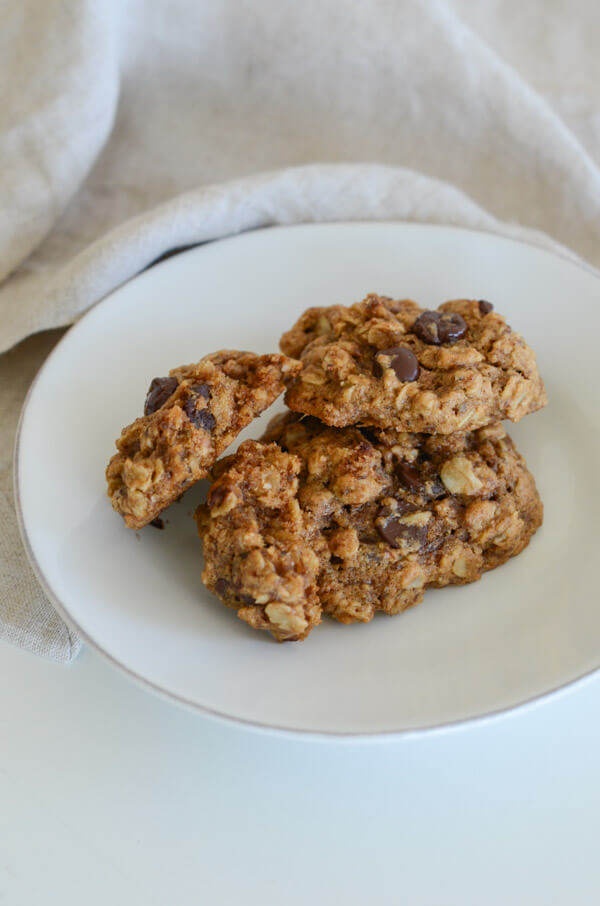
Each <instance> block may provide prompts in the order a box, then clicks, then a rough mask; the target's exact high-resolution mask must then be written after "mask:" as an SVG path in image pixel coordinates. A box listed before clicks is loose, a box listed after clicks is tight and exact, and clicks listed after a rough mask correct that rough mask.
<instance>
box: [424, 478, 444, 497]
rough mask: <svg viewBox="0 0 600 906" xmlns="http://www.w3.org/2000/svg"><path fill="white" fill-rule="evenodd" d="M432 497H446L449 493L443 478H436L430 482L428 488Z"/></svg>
mask: <svg viewBox="0 0 600 906" xmlns="http://www.w3.org/2000/svg"><path fill="white" fill-rule="evenodd" d="M427 490H428V492H429V496H430V497H445V496H446V494H447V493H448V492H447V490H446V488H445V487H444V484H443V482H442V479H441V478H437V477H436V478H434V479H433V481H431V482H429V485H428V488H427Z"/></svg>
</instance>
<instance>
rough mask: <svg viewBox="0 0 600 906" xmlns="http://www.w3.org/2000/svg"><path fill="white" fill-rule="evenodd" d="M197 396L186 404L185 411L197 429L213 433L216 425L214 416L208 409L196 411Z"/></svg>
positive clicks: (192, 397)
mask: <svg viewBox="0 0 600 906" xmlns="http://www.w3.org/2000/svg"><path fill="white" fill-rule="evenodd" d="M197 400H198V397H197V396H191V397H190V398H189V399H188V400H187V401H186V403H185V404H184V407H183V411H184V412H185V414H186V415H187V417H188V418H189V420H190V421H191V423H192V424H193V425H194V426H195V427H196V428H202V429H203V430H204V431H212V429H213V428H214V426H215V425H216V421H215V417H214V415H213V414H212V413H211V412H209V411H208V409H196V402H197Z"/></svg>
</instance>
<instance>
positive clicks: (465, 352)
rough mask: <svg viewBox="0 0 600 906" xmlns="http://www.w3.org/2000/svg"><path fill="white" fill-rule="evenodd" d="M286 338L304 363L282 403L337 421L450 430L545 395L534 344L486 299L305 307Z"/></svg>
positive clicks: (542, 400)
mask: <svg viewBox="0 0 600 906" xmlns="http://www.w3.org/2000/svg"><path fill="white" fill-rule="evenodd" d="M280 345H281V349H282V350H283V352H285V353H286V354H287V355H290V356H294V357H295V358H300V359H301V360H302V362H303V366H304V367H303V370H302V371H301V372H300V374H299V375H298V376H297V377H296V378H295V379H294V380H293V381H292V383H291V385H290V387H289V388H288V391H287V393H286V397H285V401H286V404H287V405H288V406H289V408H290V409H292V410H294V411H296V412H300V413H303V414H306V415H314V416H316V417H317V418H319V419H320V420H321V421H323V422H325V423H326V424H328V425H335V426H337V427H346V426H349V425H376V426H377V425H378V426H381V427H384V428H387V427H390V426H392V427H395V428H397V429H399V430H401V431H413V432H424V433H429V434H451V433H454V432H459V431H460V432H465V431H472V430H475V429H477V428H480V427H483V426H484V425H487V424H491V423H493V422H496V421H500V420H502V419H504V418H508V419H510V420H511V421H515V422H516V421H519V420H520V419H521V418H523V416H524V415H527V414H528V413H530V412H535V411H536V410H537V409H540V408H541V407H542V406H544V405H545V404H546V394H545V390H544V385H543V382H542V379H541V377H540V376H539V374H538V370H537V365H536V360H535V354H534V352H533V350H532V349H531V348H530V347H529V346H528V345H527V344H526V343H525V341H524V340H523V339H522V337H520V336H519V334H517V333H515V332H514V331H513V330H512V329H511V328H510V327H509V326H508V325H507V323H506V321H505V320H504V318H503V317H502V316H501V315H499V314H497V313H496V312H495V311H494V310H493V306H492V305H491V303H489V302H485V301H484V300H479V301H473V300H468V299H459V300H455V301H451V302H445V303H444V304H443V305H440V307H439V309H437V310H436V311H427V310H423V309H422V308H420V307H419V306H418V305H417V304H416V303H415V302H412V301H411V300H400V301H394V300H392V299H389V298H387V297H384V296H376V295H370V296H367V298H366V299H364V300H363V301H362V302H358V303H356V304H355V305H352V306H350V307H345V306H342V305H333V306H330V307H327V308H309V309H308V310H307V311H305V312H304V314H303V315H301V317H300V318H299V320H298V321H297V323H296V324H295V325H294V327H292V329H291V330H289V331H288V332H287V333H285V334H284V335H283V337H282V339H281V344H280Z"/></svg>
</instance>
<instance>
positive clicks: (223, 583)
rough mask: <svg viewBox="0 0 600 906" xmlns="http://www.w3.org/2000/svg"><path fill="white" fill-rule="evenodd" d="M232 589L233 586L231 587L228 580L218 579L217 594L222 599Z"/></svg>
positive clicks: (216, 583)
mask: <svg viewBox="0 0 600 906" xmlns="http://www.w3.org/2000/svg"><path fill="white" fill-rule="evenodd" d="M230 587H231V586H230V585H229V582H228V581H227V579H217V581H216V582H215V592H216V593H217V594H218V595H219V597H221V598H222V597H223V595H226V594H227V592H228V591H229V589H230Z"/></svg>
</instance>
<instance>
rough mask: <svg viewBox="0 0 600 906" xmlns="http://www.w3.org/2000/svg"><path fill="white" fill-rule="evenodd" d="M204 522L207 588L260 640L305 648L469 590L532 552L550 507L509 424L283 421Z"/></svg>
mask: <svg viewBox="0 0 600 906" xmlns="http://www.w3.org/2000/svg"><path fill="white" fill-rule="evenodd" d="M216 471H217V473H218V477H217V478H216V481H215V482H214V484H213V486H212V488H211V490H210V493H209V496H208V502H207V504H204V505H201V506H200V507H199V508H198V510H197V511H196V520H197V523H198V529H199V533H200V536H201V538H202V540H203V542H204V555H205V564H206V566H205V569H204V573H203V576H202V578H203V581H204V583H205V584H206V585H207V587H208V588H209V589H210V590H211V591H213V592H214V593H215V594H216V595H218V596H219V597H220V598H221V599H222V601H223V602H224V603H225V604H227V605H228V606H230V607H233V608H235V609H236V610H237V612H238V615H239V616H240V617H241V618H242V619H243V620H246V622H248V623H249V624H250V625H251V626H253V627H255V628H257V629H267V630H269V631H270V632H271V633H272V634H273V635H274V636H275V638H276V639H278V640H279V641H286V640H296V639H303V638H305V637H306V636H307V635H308V633H309V632H310V630H311V629H312V628H313V627H314V626H316V625H317V624H318V623H319V622H320V618H321V613H322V612H325V613H329V614H331V616H333V617H335V618H336V619H337V620H339V621H341V622H342V623H351V622H355V621H361V622H368V621H369V620H371V619H372V617H373V615H374V614H375V612H376V611H384V612H386V613H388V614H395V613H399V612H401V611H403V610H405V609H406V608H408V607H411V606H412V605H414V604H417V603H418V602H419V601H420V600H421V599H422V597H423V593H424V590H425V589H426V588H427V587H439V586H443V585H449V584H464V583H467V582H473V581H475V580H476V579H479V578H480V576H481V575H482V573H483V572H485V571H486V570H489V569H493V568H495V567H496V566H500V564H502V563H504V562H505V561H506V560H508V558H509V557H513V556H515V555H516V554H518V553H519V552H520V551H521V550H523V548H524V547H525V546H526V545H527V544H528V542H529V540H530V538H531V536H532V535H533V533H534V532H535V531H536V529H537V528H538V527H539V525H540V524H541V521H542V504H541V502H540V499H539V496H538V493H537V491H536V487H535V483H534V480H533V477H532V476H531V474H530V473H529V472H528V471H527V467H526V465H525V462H524V460H523V458H522V457H521V456H520V455H519V453H518V452H517V451H516V449H515V447H514V444H513V442H512V440H511V439H510V437H508V435H507V434H506V432H505V431H504V428H503V427H502V425H501V424H499V423H495V424H492V425H489V426H486V427H485V428H481V429H479V430H478V431H473V432H467V433H462V434H453V435H448V436H444V435H433V436H429V435H424V434H414V433H403V432H399V431H394V430H387V431H378V430H373V429H360V428H356V427H350V428H344V429H339V428H331V427H327V426H325V425H323V424H321V423H320V422H318V421H317V420H316V419H314V418H304V419H300V418H299V417H298V416H294V415H292V414H288V415H287V416H283V417H281V416H280V417H278V418H277V419H275V421H274V422H273V423H272V424H271V426H270V427H269V429H268V430H267V433H266V435H265V436H264V438H263V441H262V442H257V441H246V442H245V443H244V444H242V445H241V447H240V448H239V450H238V452H237V453H236V454H235V455H234V456H232V457H228V458H227V459H225V460H223V461H222V462H221V463H219V464H218V466H217V470H216Z"/></svg>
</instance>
